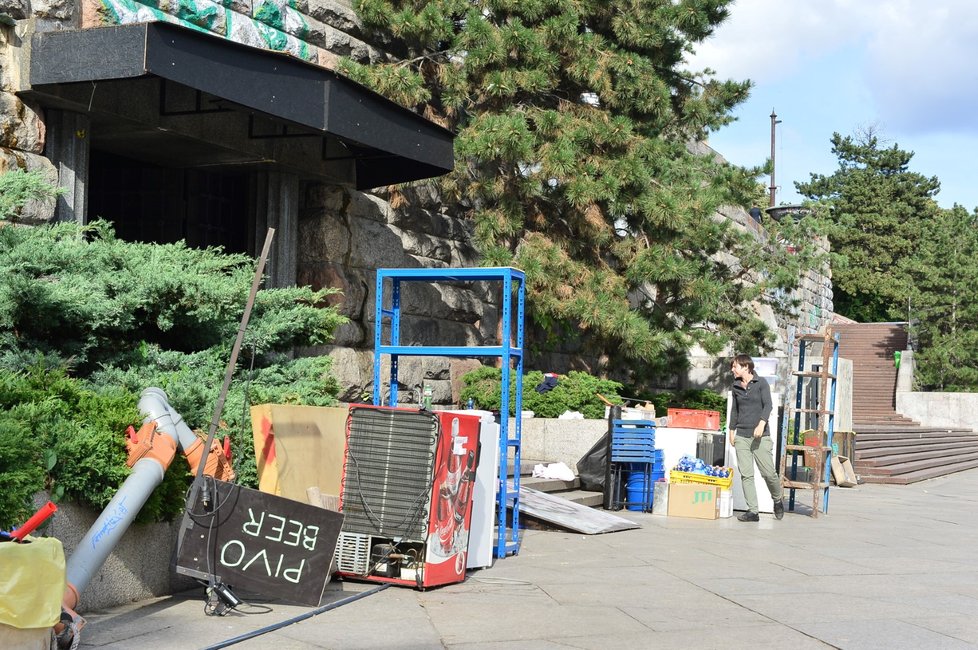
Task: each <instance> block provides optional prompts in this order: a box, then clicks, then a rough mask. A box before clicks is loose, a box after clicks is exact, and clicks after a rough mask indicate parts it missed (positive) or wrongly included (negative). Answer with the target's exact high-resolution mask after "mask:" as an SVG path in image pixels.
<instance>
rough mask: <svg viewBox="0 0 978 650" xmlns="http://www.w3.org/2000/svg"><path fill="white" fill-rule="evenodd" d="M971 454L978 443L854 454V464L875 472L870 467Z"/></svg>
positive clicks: (941, 459) (975, 451)
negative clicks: (870, 454) (873, 454)
mask: <svg viewBox="0 0 978 650" xmlns="http://www.w3.org/2000/svg"><path fill="white" fill-rule="evenodd" d="M973 454H978V444H976V445H971V446H969V447H965V448H961V447H956V448H954V449H927V450H924V451H921V450H916V451H914V450H911V451H902V452H896V453H893V452H890V453H886V454H881V455H878V456H868V457H867V456H860V455H859V454H856V460H855V461H854V466H855V467H860V468H862V469H863V471H865V472H870V473H875V472H874V471H873V469H872V468H876V467H888V466H891V465H905V464H906V463H910V462H916V461H928V460H932V459H940V461H941V462H943V463H947V462H948V461H955V460H957V459H965V458H968V457H970V456H972V455H973Z"/></svg>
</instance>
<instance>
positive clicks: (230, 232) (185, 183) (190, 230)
mask: <svg viewBox="0 0 978 650" xmlns="http://www.w3.org/2000/svg"><path fill="white" fill-rule="evenodd" d="M89 165H90V166H89V179H90V185H89V193H88V215H89V220H93V219H98V218H102V219H106V220H107V221H110V222H112V224H113V225H114V226H115V230H116V234H117V235H118V236H119V238H120V239H124V240H126V241H141V242H158V243H170V242H175V241H180V240H186V242H187V245H188V246H192V247H194V248H204V247H208V246H220V247H222V248H223V249H224V250H225V251H227V252H231V253H248V252H251V251H249V246H248V242H249V237H248V235H249V232H250V231H251V229H252V226H253V223H254V217H253V214H254V210H253V209H252V207H251V206H252V205H253V201H252V200H251V191H250V183H249V174H248V173H247V172H229V171H214V170H202V169H177V168H171V167H160V166H157V165H152V164H149V163H144V162H140V161H137V160H133V159H131V158H126V157H124V156H119V155H116V154H111V153H106V152H102V151H97V150H95V149H93V150H92V152H91V158H90V163H89Z"/></svg>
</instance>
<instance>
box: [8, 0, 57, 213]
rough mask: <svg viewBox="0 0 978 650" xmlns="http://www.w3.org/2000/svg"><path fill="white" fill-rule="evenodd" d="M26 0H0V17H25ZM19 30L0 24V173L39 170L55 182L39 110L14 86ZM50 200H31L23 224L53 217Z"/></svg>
mask: <svg viewBox="0 0 978 650" xmlns="http://www.w3.org/2000/svg"><path fill="white" fill-rule="evenodd" d="M29 10H30V8H29V6H28V4H27V1H26V0H0V16H2V15H6V16H7V17H8V18H11V19H12V20H21V19H25V18H27V17H28V16H29V15H30V14H29ZM21 42H22V41H21V32H20V30H19V29H17V28H15V27H11V26H9V25H0V174H5V173H7V172H9V171H13V170H17V169H20V170H24V171H40V172H42V173H43V174H44V175H45V176H46V177H47V178H48V180H49V181H50V182H51V183H52V184H55V183H56V182H57V179H58V172H57V170H56V169H55V167H54V165H53V164H51V161H50V160H48V159H47V158H45V157H44V156H43V155H42V154H43V152H44V141H45V135H46V134H45V128H44V119H43V116H42V114H41V111H40V110H39V109H38V108H37V107H34V106H31V105H29V104H26V103H24V102H23V101H22V100H21V99H20V98H19V97H18V96H17V95H15V94H14V92H13V91H14V89H16V88H18V87H19V85H20V66H19V56H18V54H19V51H20V47H21ZM54 205H55V203H54V201H53V200H50V201H31V202H30V203H28V204H27V205H25V206H24V208H23V209H22V210H21V214H20V219H21V220H22V221H24V222H26V223H41V222H45V221H48V220H50V219H51V218H52V217H53V216H54Z"/></svg>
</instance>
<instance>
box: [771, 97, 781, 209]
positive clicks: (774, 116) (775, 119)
mask: <svg viewBox="0 0 978 650" xmlns="http://www.w3.org/2000/svg"><path fill="white" fill-rule="evenodd" d="M780 123H781V120H779V119H778V114H777V113H775V112H774V109H773V108H772V109H771V187H769V188H768V189H769V190H771V198H770V199H769V201H768V205H770V207H772V208H773V207H774V195H775V193H776V192H777V191H778V186H777V184H775V182H774V168H775V164H774V160H775V158H774V135H775V127H776V126H777V125H778V124H780Z"/></svg>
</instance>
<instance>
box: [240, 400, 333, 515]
mask: <svg viewBox="0 0 978 650" xmlns="http://www.w3.org/2000/svg"><path fill="white" fill-rule="evenodd" d="M349 415H350V411H349V409H348V408H346V407H336V406H296V405H292V404H256V405H255V406H252V407H251V429H252V436H253V438H254V444H255V461H256V464H257V466H258V489H259V490H261V491H262V492H266V493H268V494H275V495H277V496H282V497H286V498H288V499H292V500H293V501H302V502H306V501H307V496H306V490H308V489H309V488H311V487H316V488H319V489H320V490H321V492H322V493H323V494H333V495H338V494H339V493H340V484H341V482H342V476H343V460H344V458H345V455H344V454H345V450H346V420H347V418H348V417H349Z"/></svg>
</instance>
